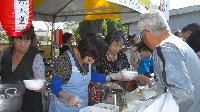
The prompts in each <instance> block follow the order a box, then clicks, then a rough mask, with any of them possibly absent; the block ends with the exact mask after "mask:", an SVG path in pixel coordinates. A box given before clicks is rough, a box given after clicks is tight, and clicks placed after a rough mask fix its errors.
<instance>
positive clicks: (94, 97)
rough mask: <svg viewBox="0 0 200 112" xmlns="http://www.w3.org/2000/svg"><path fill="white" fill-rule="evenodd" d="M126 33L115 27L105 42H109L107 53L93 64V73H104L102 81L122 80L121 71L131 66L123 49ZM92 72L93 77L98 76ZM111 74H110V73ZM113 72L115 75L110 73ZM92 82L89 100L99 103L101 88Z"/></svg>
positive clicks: (91, 102) (92, 102)
mask: <svg viewBox="0 0 200 112" xmlns="http://www.w3.org/2000/svg"><path fill="white" fill-rule="evenodd" d="M124 40H125V39H124V33H123V32H122V31H121V30H118V29H115V30H113V31H111V32H109V33H108V34H107V36H106V38H105V42H106V43H107V44H108V47H107V51H106V53H105V54H106V55H105V56H104V58H102V59H101V60H100V61H98V62H97V63H95V64H94V65H93V71H94V72H93V73H94V74H95V73H97V74H98V73H100V74H102V75H104V76H103V77H105V78H103V79H106V80H105V81H102V82H107V81H111V80H122V79H123V76H122V74H120V71H121V70H123V69H128V68H129V66H130V65H129V63H128V59H127V57H126V55H125V53H124V52H123V51H122V47H123V46H124ZM94 74H92V79H93V77H96V79H100V78H98V76H97V75H94ZM108 74H109V75H108ZM110 74H113V75H110ZM94 82H95V81H94V80H92V82H91V83H90V85H89V102H90V105H92V104H94V103H98V102H100V100H101V88H100V87H98V84H95V83H94Z"/></svg>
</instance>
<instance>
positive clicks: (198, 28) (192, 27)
mask: <svg viewBox="0 0 200 112" xmlns="http://www.w3.org/2000/svg"><path fill="white" fill-rule="evenodd" d="M188 30H190V31H192V32H194V31H200V25H199V24H197V23H192V24H189V25H187V26H186V27H184V28H183V29H182V32H186V31H188Z"/></svg>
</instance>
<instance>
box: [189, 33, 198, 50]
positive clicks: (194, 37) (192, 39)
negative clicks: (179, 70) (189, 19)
mask: <svg viewBox="0 0 200 112" xmlns="http://www.w3.org/2000/svg"><path fill="white" fill-rule="evenodd" d="M187 43H188V45H189V46H190V47H191V48H192V49H193V50H194V52H195V53H197V52H199V51H200V31H196V32H193V33H192V34H191V35H190V36H189V38H188V40H187Z"/></svg>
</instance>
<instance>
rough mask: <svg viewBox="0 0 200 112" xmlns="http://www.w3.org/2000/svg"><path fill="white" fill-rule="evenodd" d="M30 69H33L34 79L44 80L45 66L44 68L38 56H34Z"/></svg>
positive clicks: (41, 59) (40, 57)
mask: <svg viewBox="0 0 200 112" xmlns="http://www.w3.org/2000/svg"><path fill="white" fill-rule="evenodd" d="M32 68H33V73H34V77H35V78H36V79H44V80H45V66H44V62H43V58H42V56H41V55H40V54H36V55H35V59H34V61H33V66H32Z"/></svg>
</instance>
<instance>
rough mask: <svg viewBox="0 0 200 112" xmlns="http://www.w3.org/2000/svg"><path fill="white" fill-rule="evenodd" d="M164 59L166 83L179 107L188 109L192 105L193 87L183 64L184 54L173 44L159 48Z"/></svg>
mask: <svg viewBox="0 0 200 112" xmlns="http://www.w3.org/2000/svg"><path fill="white" fill-rule="evenodd" d="M161 50H162V54H163V56H164V59H165V71H166V81H167V83H168V84H170V85H172V87H170V88H171V92H172V94H173V96H174V98H175V99H176V101H177V103H178V104H179V107H180V108H182V107H184V108H185V109H189V107H190V106H191V105H192V103H193V98H194V96H193V95H194V86H193V84H192V82H191V80H190V75H189V73H188V71H187V67H186V66H187V65H185V62H184V59H183V58H184V53H183V52H182V51H180V50H179V49H178V48H177V47H176V46H174V45H173V44H167V45H164V46H162V48H161Z"/></svg>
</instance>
